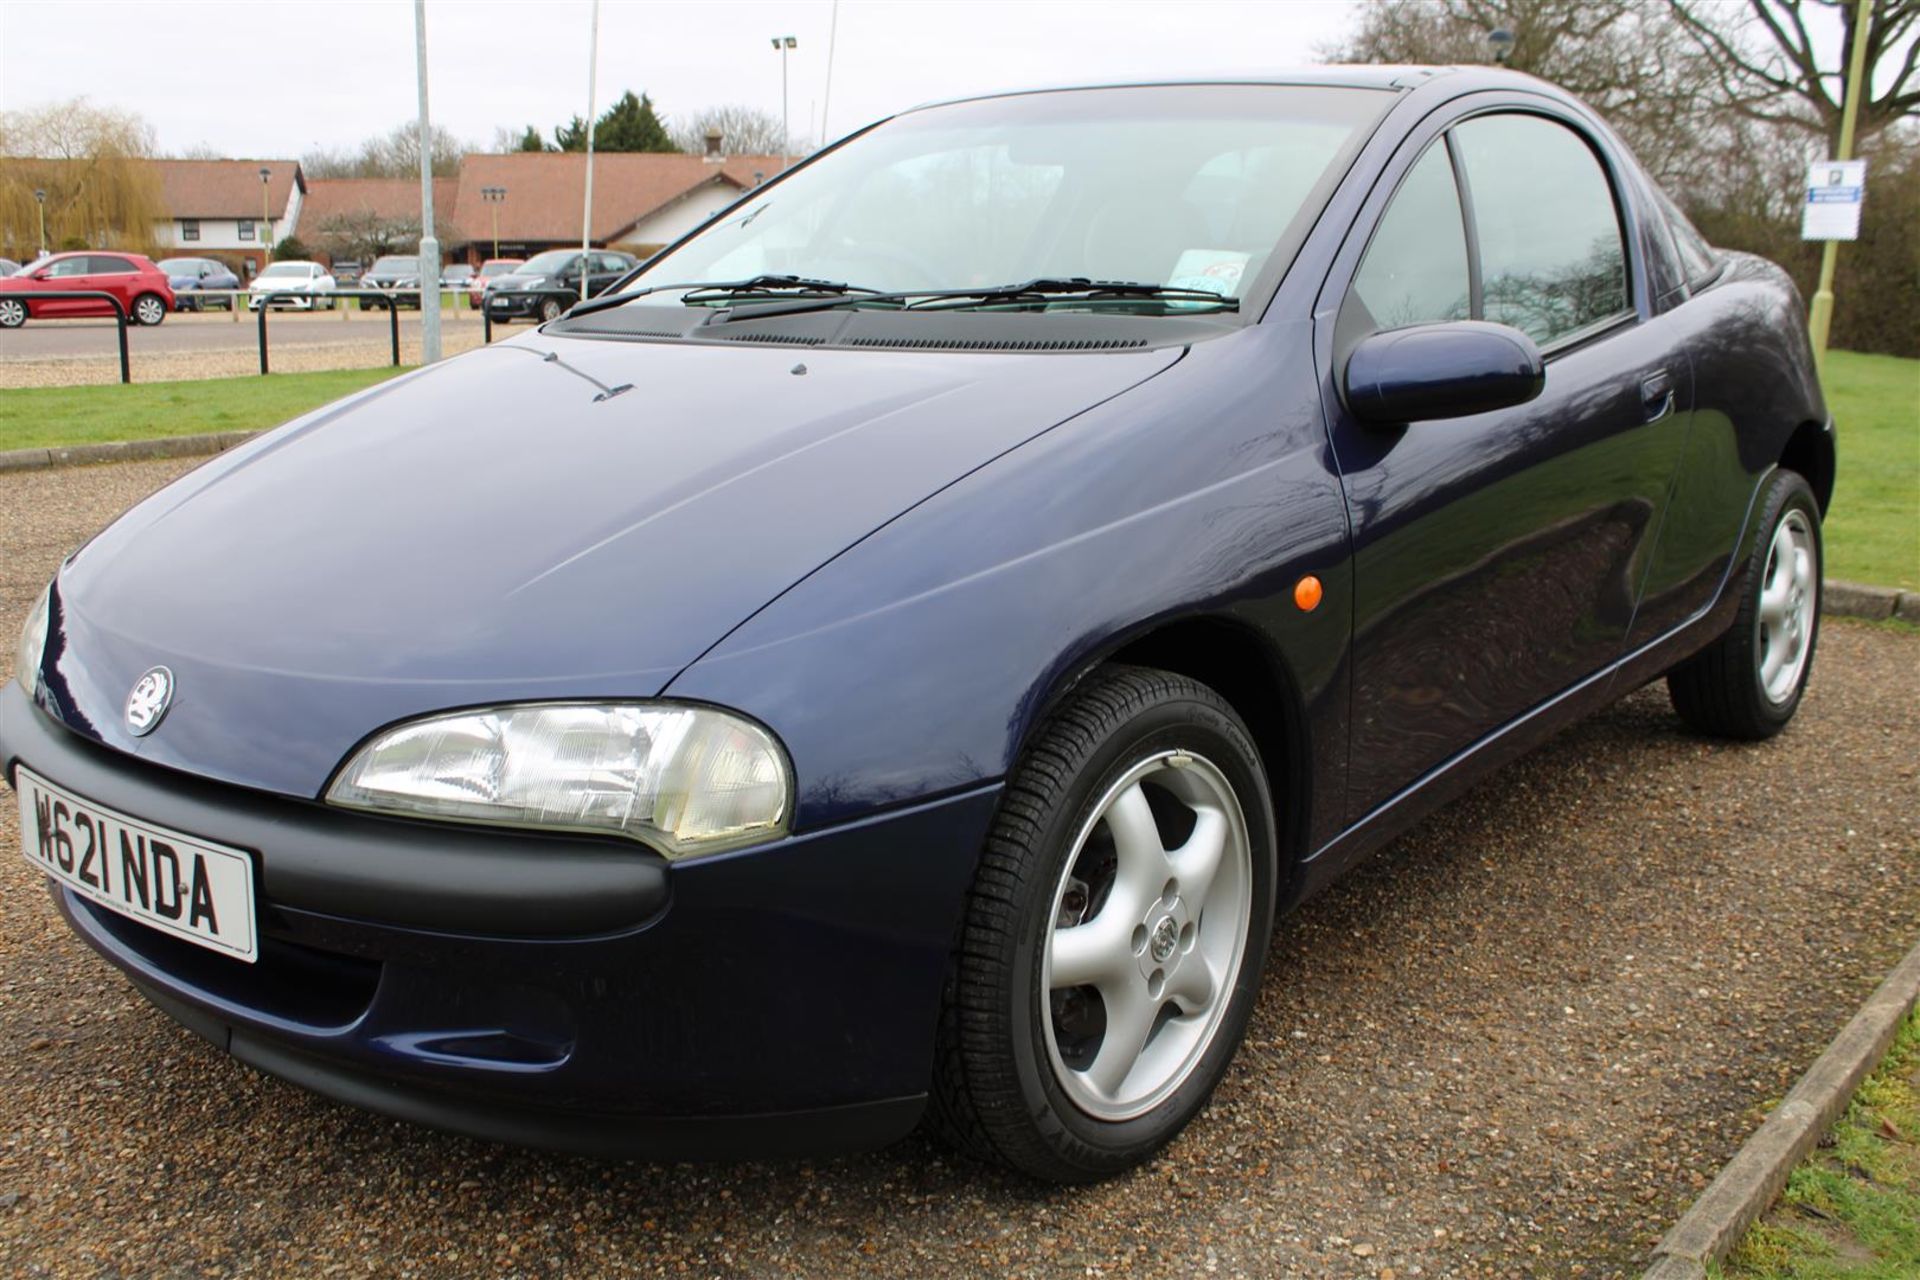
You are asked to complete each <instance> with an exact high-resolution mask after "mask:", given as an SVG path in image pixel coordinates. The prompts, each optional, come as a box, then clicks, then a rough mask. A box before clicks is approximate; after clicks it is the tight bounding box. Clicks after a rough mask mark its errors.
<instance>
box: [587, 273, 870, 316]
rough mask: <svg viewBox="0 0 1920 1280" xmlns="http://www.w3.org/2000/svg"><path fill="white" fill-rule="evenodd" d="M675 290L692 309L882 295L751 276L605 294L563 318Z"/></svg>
mask: <svg viewBox="0 0 1920 1280" xmlns="http://www.w3.org/2000/svg"><path fill="white" fill-rule="evenodd" d="M674 289H683V290H685V291H686V292H685V295H684V296H683V297H682V298H681V301H682V302H685V303H687V305H689V306H697V305H699V304H700V303H702V302H710V301H719V300H721V299H724V298H731V297H737V296H740V295H743V294H744V295H755V296H762V297H775V298H777V297H781V296H784V295H788V294H794V295H800V296H810V295H813V294H821V293H830V294H836V295H839V294H848V293H857V294H861V295H863V296H864V295H868V294H878V293H879V292H880V291H879V290H878V289H868V288H865V287H864V286H862V285H857V284H848V283H846V282H845V281H843V280H813V279H809V278H808V277H806V276H793V275H757V276H748V277H747V278H746V279H744V280H689V281H685V282H683V283H680V284H656V285H649V286H648V287H647V288H645V289H635V290H633V291H632V292H631V293H610V294H603V295H602V296H600V297H598V298H591V299H589V300H587V301H585V302H576V303H574V304H573V305H572V306H571V307H569V308H567V314H566V315H564V316H562V317H561V318H562V319H564V320H572V319H576V318H578V317H580V316H590V315H592V314H594V313H595V312H596V311H610V310H612V309H613V308H615V307H621V306H625V305H626V304H627V303H629V302H632V301H634V300H635V299H638V298H644V297H646V296H647V295H648V294H651V293H666V292H670V291H672V290H674ZM695 294H699V295H701V296H700V297H699V299H698V300H697V301H695V300H694V295H695Z"/></svg>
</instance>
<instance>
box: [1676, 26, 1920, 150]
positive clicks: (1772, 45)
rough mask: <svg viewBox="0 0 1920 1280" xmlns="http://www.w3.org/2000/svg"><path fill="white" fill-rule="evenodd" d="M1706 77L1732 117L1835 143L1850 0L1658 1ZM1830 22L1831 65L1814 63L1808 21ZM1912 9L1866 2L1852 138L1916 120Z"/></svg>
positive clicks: (1849, 50) (1919, 54)
mask: <svg viewBox="0 0 1920 1280" xmlns="http://www.w3.org/2000/svg"><path fill="white" fill-rule="evenodd" d="M1667 3H1668V5H1669V7H1670V8H1671V9H1672V11H1673V16H1674V18H1675V20H1676V21H1677V22H1678V23H1679V25H1680V27H1681V29H1682V30H1684V31H1685V32H1686V33H1687V35H1688V37H1689V38H1690V39H1691V41H1692V42H1693V45H1694V47H1695V48H1696V49H1697V50H1698V52H1699V54H1700V57H1701V58H1702V60H1703V61H1704V63H1705V65H1706V66H1707V67H1708V68H1709V69H1710V71H1711V73H1712V75H1713V77H1714V82H1715V86H1716V88H1717V89H1718V91H1719V97H1720V98H1721V100H1722V101H1724V102H1725V103H1726V105H1727V106H1728V107H1729V108H1730V109H1732V110H1733V111H1735V112H1737V113H1739V114H1740V115H1742V116H1745V117H1746V118H1747V119H1750V120H1756V121H1759V122H1761V123H1763V124H1772V125H1783V126H1787V127H1789V128H1798V129H1804V130H1807V131H1809V132H1813V133H1817V134H1818V135H1819V136H1820V137H1821V138H1823V139H1825V140H1826V141H1827V142H1829V143H1833V142H1836V141H1837V140H1838V139H1839V136H1840V113H1841V98H1842V87H1843V81H1844V80H1845V75H1846V68H1847V66H1848V65H1849V60H1850V59H1851V58H1852V56H1853V48H1854V42H1855V40H1857V39H1858V38H1859V37H1860V32H1858V31H1856V30H1855V26H1856V21H1855V18H1856V13H1855V7H1854V4H1853V0H1811V2H1810V3H1809V2H1808V0H1746V3H1745V4H1744V5H1733V4H1729V3H1726V2H1725V0H1718V2H1717V3H1702V0H1667ZM1821 11H1824V12H1825V14H1826V16H1827V18H1828V20H1832V19H1833V18H1834V17H1836V16H1837V18H1838V20H1839V22H1840V24H1841V29H1842V33H1843V35H1842V40H1841V46H1840V52H1839V56H1838V57H1837V58H1835V59H1832V60H1830V61H1829V60H1823V59H1822V58H1821V57H1820V56H1819V54H1818V52H1817V50H1816V48H1815V43H1814V37H1813V34H1812V32H1811V31H1810V30H1809V24H1808V19H1809V16H1810V15H1813V14H1818V13H1820V12H1821ZM1917 27H1920V0H1874V4H1873V7H1872V9H1871V11H1870V13H1869V16H1868V20H1867V32H1866V42H1867V45H1866V77H1865V79H1866V83H1867V86H1868V92H1867V93H1866V94H1865V95H1863V97H1862V99H1861V102H1860V112H1859V136H1860V138H1861V139H1862V140H1863V141H1865V140H1867V139H1871V138H1873V137H1874V136H1875V135H1877V134H1879V133H1880V132H1881V131H1882V130H1884V129H1886V128H1887V127H1888V126H1889V125H1892V124H1893V123H1895V122H1896V121H1898V120H1901V119H1903V118H1905V117H1910V116H1916V115H1920V29H1917Z"/></svg>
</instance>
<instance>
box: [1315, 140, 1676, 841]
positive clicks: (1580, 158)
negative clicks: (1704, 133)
mask: <svg viewBox="0 0 1920 1280" xmlns="http://www.w3.org/2000/svg"><path fill="white" fill-rule="evenodd" d="M1420 145H1421V147H1422V148H1423V149H1421V150H1420V151H1419V154H1418V159H1417V160H1416V161H1414V162H1412V163H1411V164H1409V165H1408V167H1407V168H1406V169H1405V170H1403V171H1402V172H1403V176H1402V177H1401V178H1400V179H1399V180H1398V186H1397V188H1396V189H1394V193H1393V195H1392V197H1391V201H1390V203H1388V204H1387V206H1386V208H1385V212H1384V214H1383V215H1382V216H1381V217H1380V218H1379V220H1378V221H1377V222H1376V223H1375V224H1374V226H1373V228H1372V232H1371V238H1370V240H1369V241H1368V242H1367V244H1366V247H1365V251H1364V255H1363V256H1362V257H1361V259H1360V261H1359V264H1358V267H1357V269H1355V270H1354V271H1353V272H1352V274H1351V275H1350V276H1349V277H1348V278H1347V279H1346V280H1344V281H1340V280H1337V278H1336V277H1330V279H1329V286H1330V288H1339V289H1340V292H1339V293H1338V294H1335V295H1334V296H1335V297H1336V298H1337V299H1338V310H1337V312H1336V313H1335V323H1334V334H1333V342H1332V343H1331V361H1332V365H1333V367H1332V368H1331V370H1330V373H1331V375H1332V377H1333V379H1334V381H1335V383H1336V385H1337V384H1338V379H1339V372H1340V365H1341V363H1342V362H1343V360H1344V355H1345V352H1346V351H1347V350H1349V349H1350V348H1351V346H1352V344H1353V343H1354V342H1357V341H1358V340H1359V339H1360V338H1361V337H1364V336H1365V335H1366V334H1367V333H1369V332H1373V331H1377V330H1381V329H1390V328H1398V327H1402V326H1405V325H1412V324H1423V323H1439V322H1445V321H1450V320H1458V319H1467V318H1472V319H1484V320H1488V321H1494V322H1497V323H1502V324H1507V325H1511V326H1513V327H1515V328H1518V329H1520V330H1522V331H1523V332H1525V333H1527V334H1528V335H1529V336H1530V337H1532V338H1533V339H1534V341H1535V342H1536V343H1537V344H1538V345H1539V346H1540V348H1541V350H1542V353H1543V355H1544V357H1545V361H1546V369H1547V377H1546V385H1545V389H1544V390H1543V391H1542V393H1541V395H1540V396H1539V397H1538V398H1537V399H1535V400H1534V401H1532V402H1530V403H1528V404H1525V405H1521V406H1518V407H1516V408H1512V409H1506V410H1501V411H1497V412H1493V413H1484V414H1478V415H1474V416H1471V417H1465V418H1457V419H1451V420H1445V421H1431V422H1413V423H1409V424H1406V425H1405V426H1401V427H1396V428H1390V429H1382V428H1379V427H1369V426H1366V425H1363V424H1361V423H1359V422H1358V421H1356V420H1355V419H1353V418H1352V417H1351V416H1349V415H1348V414H1347V413H1346V412H1345V410H1344V409H1343V408H1342V407H1341V406H1340V405H1339V404H1338V403H1337V401H1336V402H1335V403H1333V404H1331V405H1330V406H1329V410H1330V413H1329V418H1330V431H1331V441H1332V445H1333V451H1334V456H1335V460H1336V462H1337V464H1338V467H1339V469H1340V474H1341V479H1342V484H1343V486H1344V489H1345V493H1346V498H1347V503H1348V510H1349V519H1350V522H1351V527H1352V534H1353V545H1354V591H1355V598H1354V620H1353V627H1354V630H1353V636H1354V638H1353V655H1352V662H1353V690H1354V692H1353V721H1352V747H1351V750H1352V767H1351V769H1350V774H1349V776H1350V793H1349V805H1350V810H1349V812H1350V817H1352V818H1356V819H1357V818H1360V817H1362V816H1364V815H1365V814H1366V813H1368V812H1370V811H1371V810H1372V809H1374V808H1375V807H1377V806H1378V805H1380V804H1382V803H1384V802H1385V801H1386V800H1388V799H1389V798H1391V797H1392V796H1393V795H1394V794H1395V793H1396V792H1398V791H1399V790H1401V789H1402V788H1404V787H1406V786H1408V785H1410V784H1412V783H1413V782H1415V781H1416V780H1417V779H1419V778H1420V777H1422V776H1423V775H1425V774H1427V773H1428V772H1430V771H1431V770H1433V769H1435V768H1436V767H1438V766H1440V765H1442V764H1444V763H1445V762H1446V761H1447V760H1448V759H1449V758H1450V757H1452V756H1454V755H1456V754H1458V753H1459V752H1461V751H1463V750H1465V749H1466V748H1468V747H1470V746H1472V745H1473V744H1474V743H1475V742H1477V741H1479V740H1481V739H1483V738H1485V737H1487V736H1488V735H1489V734H1492V733H1495V732H1497V731H1498V730H1500V729H1501V728H1502V727H1503V726H1504V725H1507V724H1509V723H1511V722H1512V721H1514V720H1515V719H1517V718H1519V717H1521V716H1523V715H1525V714H1526V713H1527V712H1529V711H1531V710H1532V709H1534V708H1536V707H1538V706H1540V705H1541V704H1543V703H1545V702H1547V701H1548V700H1549V699H1551V698H1553V697H1554V696H1555V695H1556V694H1558V693H1560V692H1562V691H1564V690H1566V689H1568V688H1570V687H1571V686H1573V685H1575V684H1577V683H1579V682H1581V681H1582V680H1585V679H1587V678H1588V677H1591V676H1594V675H1595V674H1596V673H1599V672H1602V671H1603V670H1604V669H1605V668H1606V667H1607V666H1608V665H1609V664H1610V663H1611V662H1613V661H1614V660H1615V659H1616V658H1618V657H1619V656H1620V655H1621V653H1622V651H1623V647H1624V644H1625V639H1626V636H1627V634H1628V631H1629V628H1630V627H1631V625H1632V621H1633V615H1634V609H1635V604H1636V600H1637V596H1638V591H1639V586H1640V582H1641V580H1642V577H1643V573H1644V563H1645V557H1646V555H1647V553H1648V550H1649V548H1650V545H1651V542H1652V539H1653V537H1654V535H1655V533H1656V532H1657V528H1658V523H1659V516H1660V513H1661V510H1662V507H1663V505H1664V503H1665V501H1666V497H1667V492H1668V486H1669V481H1670V479H1671V476H1672V473H1673V469H1674V465H1675V458H1676V455H1675V453H1674V451H1673V450H1672V449H1671V448H1669V447H1668V446H1667V440H1668V437H1669V436H1670V435H1671V433H1673V432H1674V431H1675V430H1676V427H1675V419H1676V418H1677V417H1679V416H1681V415H1682V414H1683V413H1684V411H1685V409H1686V406H1687V403H1688V397H1689V395H1690V394H1691V386H1690V382H1689V378H1688V374H1687V370H1686V366H1685V361H1684V359H1683V358H1682V357H1681V356H1680V354H1679V352H1678V351H1677V349H1676V342H1677V334H1676V333H1675V332H1674V331H1671V330H1669V329H1668V328H1666V327H1665V326H1663V325H1661V324H1659V323H1658V321H1657V318H1653V317H1651V316H1650V315H1649V314H1647V313H1646V309H1645V308H1644V307H1642V306H1640V305H1638V300H1637V297H1636V295H1637V294H1638V293H1640V292H1642V291H1643V290H1644V276H1643V275H1642V276H1641V277H1640V281H1641V282H1640V283H1639V284H1638V285H1636V283H1635V281H1636V272H1637V271H1638V269H1639V267H1640V265H1641V264H1640V262H1639V258H1638V254H1637V252H1636V251H1635V250H1634V248H1633V246H1634V243H1635V242H1634V239H1633V237H1631V236H1630V235H1629V231H1628V229H1629V227H1631V226H1632V225H1633V223H1632V221H1631V219H1630V217H1629V216H1627V206H1626V205H1625V204H1624V203H1623V201H1622V199H1621V190H1620V188H1619V186H1618V185H1617V182H1618V180H1619V178H1620V177H1621V174H1620V173H1619V172H1618V171H1617V169H1616V168H1615V167H1614V166H1613V165H1612V164H1611V163H1610V161H1609V160H1608V158H1607V156H1606V153H1605V152H1603V151H1602V150H1600V149H1599V148H1598V147H1597V145H1596V143H1595V141H1594V140H1593V139H1592V138H1591V137H1590V136H1588V135H1587V134H1585V133H1584V132H1583V131H1582V130H1581V128H1580V127H1578V125H1577V123H1576V122H1575V121H1573V120H1570V119H1566V118H1556V117H1554V116H1552V115H1548V114H1544V113H1540V112H1536V111H1532V110H1506V111H1492V112H1483V113H1477V114H1472V115H1470V116H1466V117H1463V118H1461V119H1458V120H1456V121H1454V122H1452V124H1451V127H1449V128H1447V129H1446V130H1445V132H1444V133H1443V134H1441V135H1440V136H1438V137H1433V138H1431V139H1430V140H1427V141H1424V142H1423V143H1421V144H1420ZM1344 257H1345V255H1343V258H1344ZM1338 271H1339V266H1338V265H1336V273H1337V272H1338Z"/></svg>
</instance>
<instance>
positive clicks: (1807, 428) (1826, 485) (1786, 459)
mask: <svg viewBox="0 0 1920 1280" xmlns="http://www.w3.org/2000/svg"><path fill="white" fill-rule="evenodd" d="M1780 465H1781V466H1782V467H1784V468H1785V469H1787V470H1788V471H1797V472H1799V473H1800V474H1801V475H1802V476H1804V477H1805V478H1806V481H1807V485H1808V487H1809V488H1811V489H1812V490H1813V497H1814V500H1815V501H1816V502H1818V503H1819V504H1820V514H1821V515H1822V516H1823V517H1824V516H1825V515H1826V514H1827V508H1828V506H1829V505H1830V504H1831V503H1832V501H1833V473H1834V456H1833V433H1832V432H1830V431H1828V430H1826V429H1825V428H1824V427H1822V426H1820V424H1818V423H1815V422H1803V423H1801V424H1800V425H1799V426H1798V427H1795V428H1794V431H1793V434H1792V435H1791V436H1789V437H1787V443H1786V447H1785V448H1783V449H1782V450H1781V451H1780Z"/></svg>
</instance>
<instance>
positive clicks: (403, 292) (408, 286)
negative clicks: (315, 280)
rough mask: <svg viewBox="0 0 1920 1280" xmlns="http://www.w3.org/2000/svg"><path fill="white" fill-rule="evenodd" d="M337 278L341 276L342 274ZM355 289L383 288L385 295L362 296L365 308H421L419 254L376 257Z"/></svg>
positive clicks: (361, 275)
mask: <svg viewBox="0 0 1920 1280" xmlns="http://www.w3.org/2000/svg"><path fill="white" fill-rule="evenodd" d="M334 279H336V280H338V279H339V276H337V275H336V276H335V277H334ZM353 287H354V288H356V289H382V290H385V291H387V293H388V294H389V295H390V296H389V297H386V298H361V299H360V308H361V310H363V311H384V310H386V309H387V307H388V306H389V305H392V306H394V307H397V308H399V309H401V310H405V309H406V308H408V307H412V308H413V309H415V310H416V311H417V310H419V308H420V258H419V256H418V255H417V254H389V255H387V256H385V257H381V258H375V259H374V260H373V265H372V266H370V267H368V268H367V269H366V270H365V271H364V272H362V273H361V274H360V278H359V279H358V280H356V281H355V282H354V286H353Z"/></svg>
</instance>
